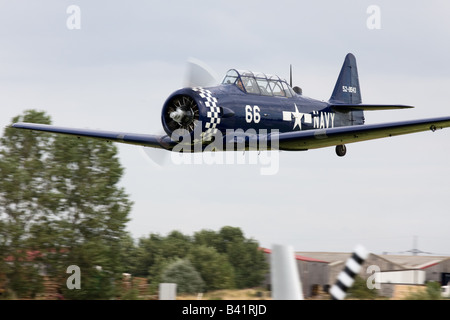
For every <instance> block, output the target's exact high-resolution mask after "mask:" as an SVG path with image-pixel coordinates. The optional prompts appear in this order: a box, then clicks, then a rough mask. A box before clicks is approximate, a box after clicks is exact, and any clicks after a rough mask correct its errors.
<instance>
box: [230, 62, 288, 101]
mask: <svg viewBox="0 0 450 320" xmlns="http://www.w3.org/2000/svg"><path fill="white" fill-rule="evenodd" d="M222 84H225V85H230V84H231V85H236V86H237V87H238V88H239V89H240V90H241V91H243V92H246V93H250V94H258V95H263V96H277V97H287V98H290V97H292V96H294V95H295V92H294V90H292V88H291V87H290V86H289V85H288V84H287V83H286V81H285V80H282V79H280V78H279V77H278V76H272V75H266V74H264V73H256V72H252V71H239V70H236V69H231V70H229V71H228V72H227V74H226V75H225V78H224V79H223V81H222Z"/></svg>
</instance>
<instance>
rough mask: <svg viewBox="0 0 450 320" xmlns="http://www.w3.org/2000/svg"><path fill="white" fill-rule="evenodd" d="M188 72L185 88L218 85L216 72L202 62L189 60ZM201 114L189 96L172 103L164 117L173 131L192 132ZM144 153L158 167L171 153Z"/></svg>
mask: <svg viewBox="0 0 450 320" xmlns="http://www.w3.org/2000/svg"><path fill="white" fill-rule="evenodd" d="M186 70H187V71H186V74H185V77H184V81H183V87H209V86H213V85H216V84H218V80H217V79H218V77H217V76H216V74H215V73H214V71H212V69H211V68H209V67H208V66H207V65H206V64H204V63H203V62H202V61H200V60H197V59H193V58H190V59H188V61H187V68H186ZM199 112H200V111H199V108H198V106H197V103H196V102H195V100H194V99H192V98H191V97H189V96H177V97H174V98H173V99H172V100H171V101H170V103H169V107H168V108H167V109H166V110H165V113H164V115H163V117H164V120H165V122H166V124H167V126H168V128H169V129H170V130H171V131H174V130H176V129H184V130H187V131H188V132H192V131H194V129H195V127H196V126H197V123H198V119H199ZM162 134H165V133H162ZM142 151H143V154H144V156H145V158H146V159H149V160H151V162H152V163H153V164H155V165H157V166H158V167H162V166H164V165H165V164H167V157H168V156H169V152H167V151H166V150H159V149H157V148H147V147H142Z"/></svg>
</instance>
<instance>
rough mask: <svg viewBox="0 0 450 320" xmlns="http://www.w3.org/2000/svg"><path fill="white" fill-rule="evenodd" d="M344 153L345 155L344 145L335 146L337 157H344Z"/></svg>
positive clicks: (345, 148)
mask: <svg viewBox="0 0 450 320" xmlns="http://www.w3.org/2000/svg"><path fill="white" fill-rule="evenodd" d="M346 153H347V147H346V146H345V144H340V145H338V146H336V154H337V155H338V156H339V157H343V156H345V154H346Z"/></svg>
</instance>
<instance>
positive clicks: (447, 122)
mask: <svg viewBox="0 0 450 320" xmlns="http://www.w3.org/2000/svg"><path fill="white" fill-rule="evenodd" d="M12 127H13V128H18V129H28V130H36V131H44V132H50V133H59V134H66V135H72V136H77V137H88V138H96V139H103V140H107V141H113V142H121V143H128V144H135V145H141V146H146V147H153V148H160V149H166V150H172V149H173V147H174V146H175V145H176V142H174V141H173V140H171V138H170V137H169V136H167V135H161V136H158V135H149V134H137V133H123V132H115V131H103V130H92V129H75V128H67V127H58V126H53V125H45V124H35V123H24V122H19V123H15V124H13V125H12ZM447 127H450V117H440V118H431V119H420V120H409V121H400V122H391V123H382V124H370V125H368V124H365V125H357V126H347V127H337V128H330V129H317V130H305V131H296V132H283V133H276V134H275V133H272V134H270V135H268V136H266V138H267V140H268V142H269V141H270V143H271V145H274V144H273V143H274V140H275V139H278V145H279V150H286V151H296V150H308V149H318V148H325V147H331V146H336V145H343V144H349V143H354V142H361V141H367V140H373V139H380V138H387V137H393V136H398V135H404V134H410V133H416V132H422V131H427V130H430V131H436V130H438V129H443V128H447Z"/></svg>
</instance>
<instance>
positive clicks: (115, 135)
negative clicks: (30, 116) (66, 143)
mask: <svg viewBox="0 0 450 320" xmlns="http://www.w3.org/2000/svg"><path fill="white" fill-rule="evenodd" d="M12 127H13V128H17V129H28V130H36V131H44V132H50V133H59V134H66V135H71V136H76V137H88V138H95V139H103V140H107V141H114V142H122V143H128V144H135V145H141V146H145V147H153V148H160V149H167V150H171V149H172V148H173V146H174V142H173V141H171V139H170V137H169V136H167V135H165V136H163V135H161V136H158V135H150V134H138V133H124V132H115V131H103V130H92V129H76V128H67V127H58V126H53V125H47V124H36V123H26V122H18V123H14V124H13V125H12Z"/></svg>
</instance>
